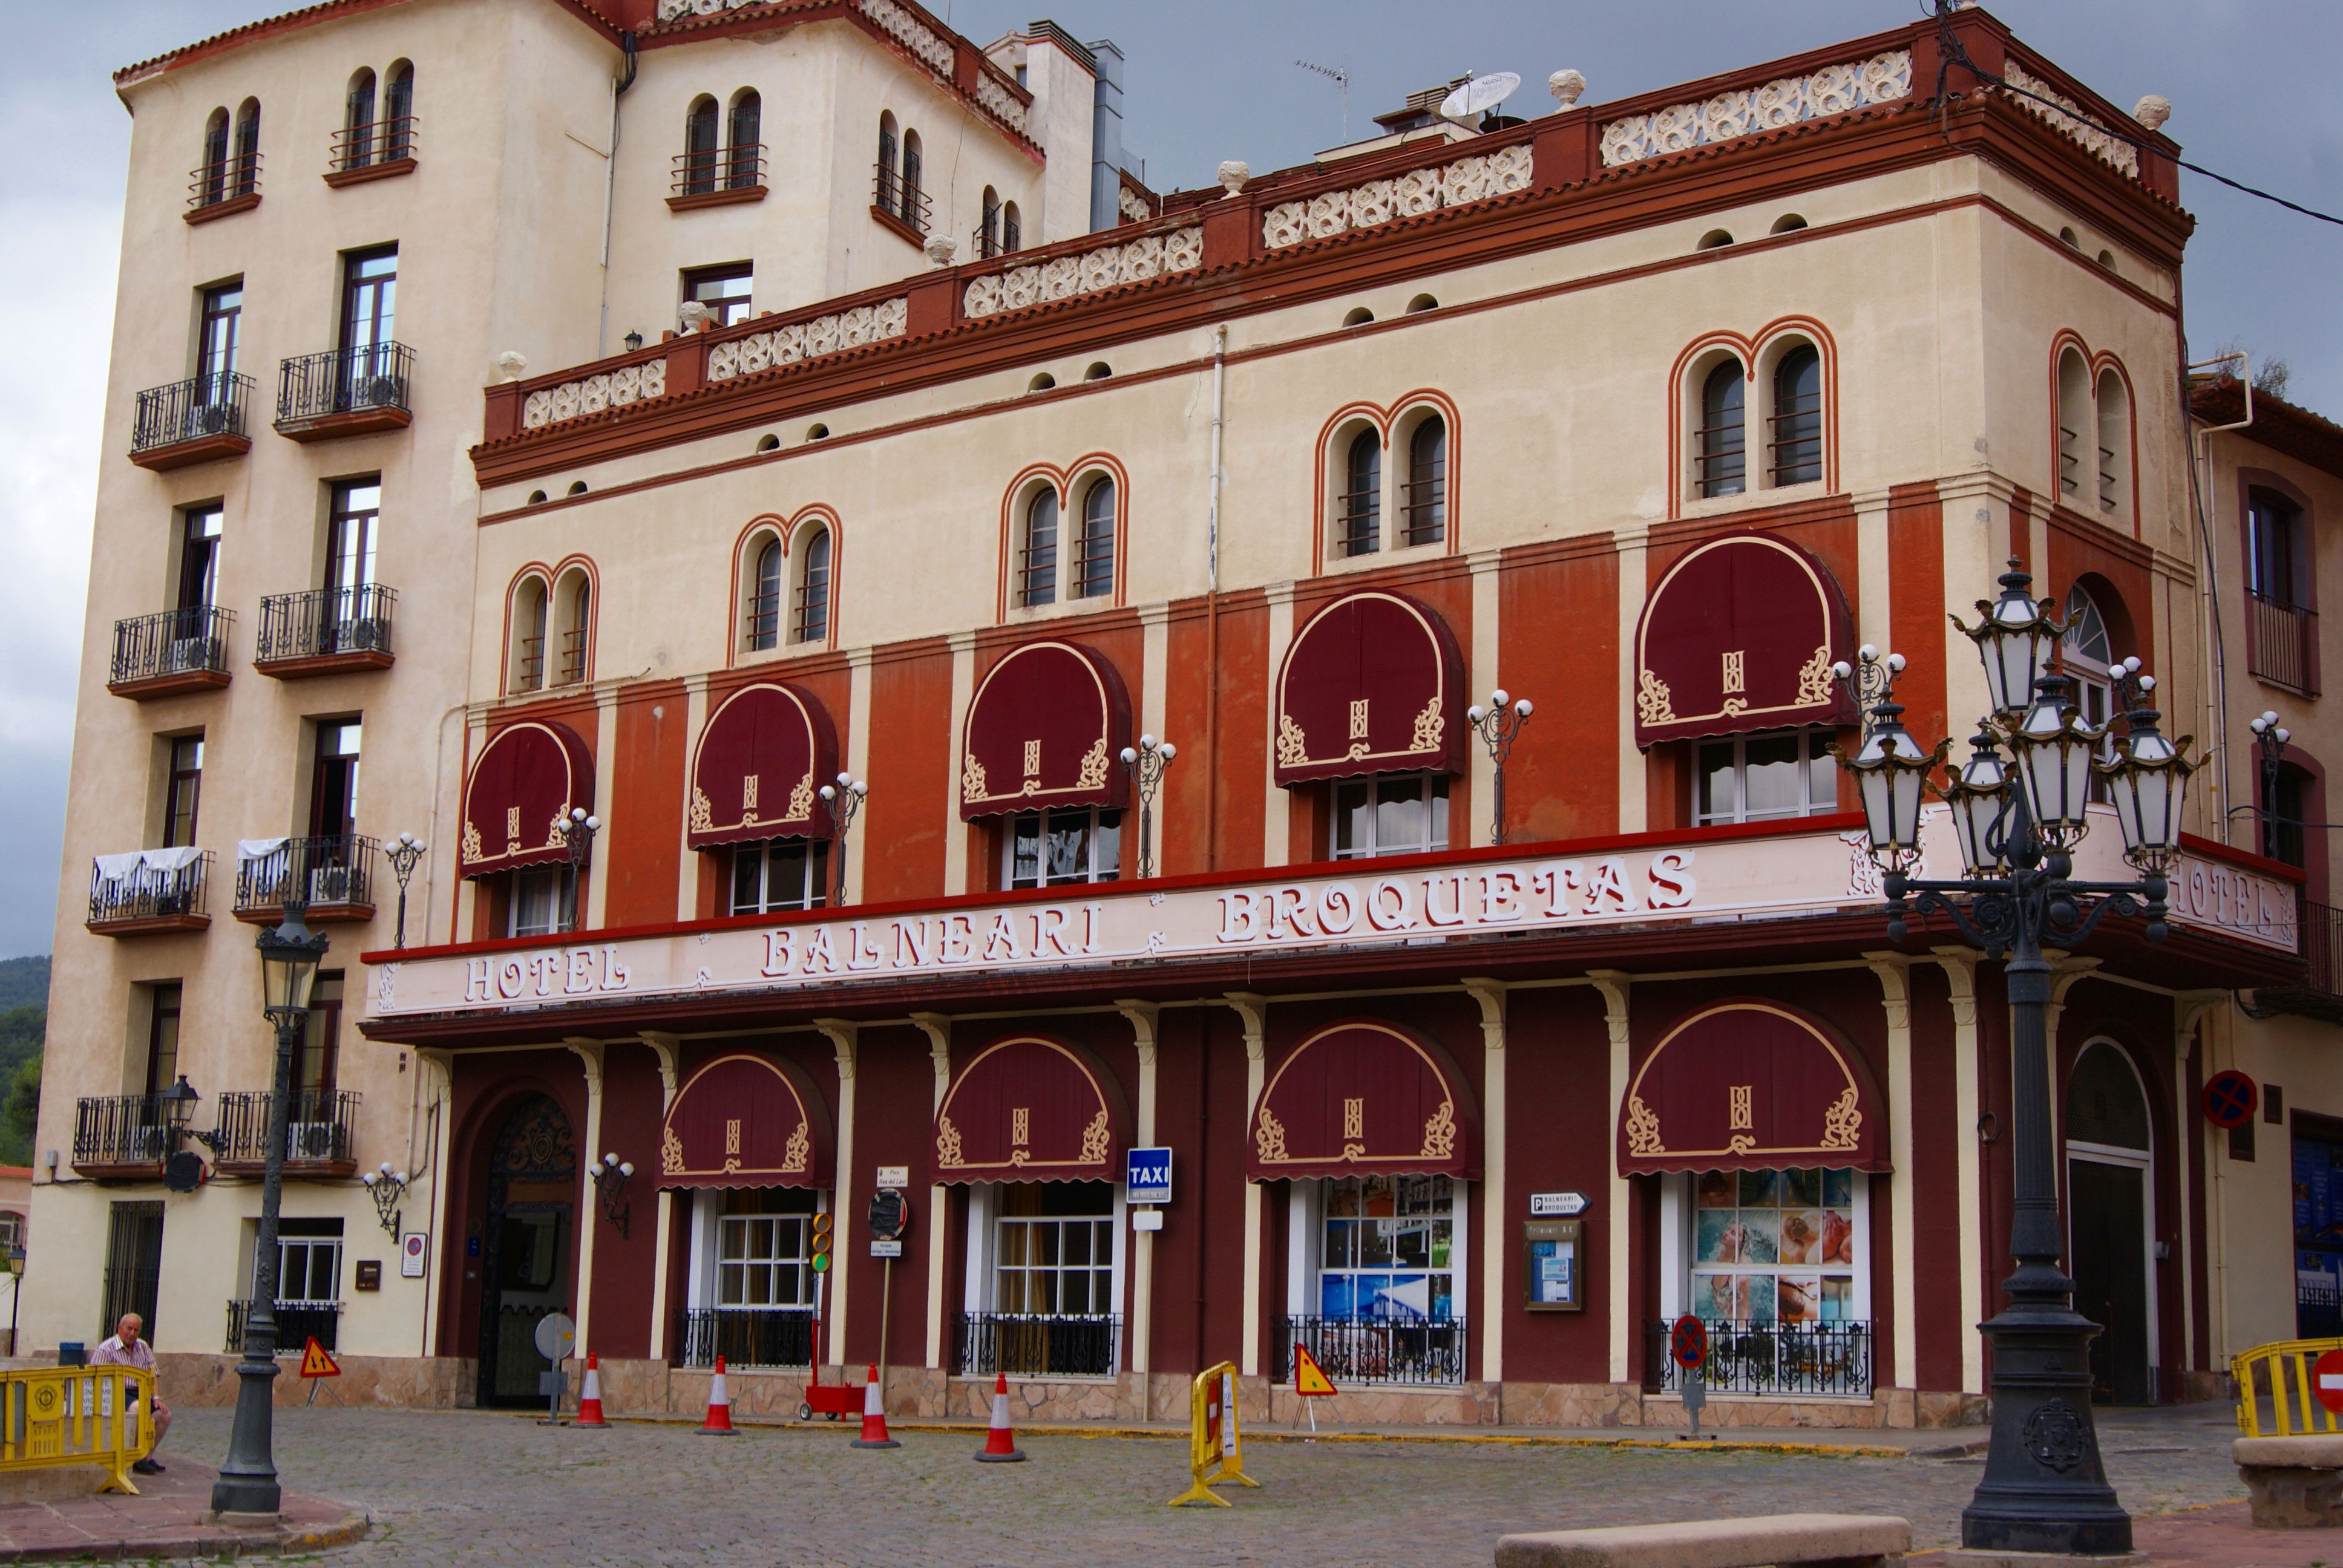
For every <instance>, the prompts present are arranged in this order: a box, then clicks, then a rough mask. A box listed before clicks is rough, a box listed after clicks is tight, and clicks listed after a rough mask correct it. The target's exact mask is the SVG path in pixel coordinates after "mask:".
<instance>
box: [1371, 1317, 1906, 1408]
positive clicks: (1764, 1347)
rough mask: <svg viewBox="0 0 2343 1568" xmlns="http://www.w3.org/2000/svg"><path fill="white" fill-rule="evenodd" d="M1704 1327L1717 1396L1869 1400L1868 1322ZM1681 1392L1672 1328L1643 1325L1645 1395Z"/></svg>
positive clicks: (1710, 1385)
mask: <svg viewBox="0 0 2343 1568" xmlns="http://www.w3.org/2000/svg"><path fill="white" fill-rule="evenodd" d="M1703 1321H1704V1324H1705V1326H1706V1328H1707V1330H1708V1361H1707V1364H1706V1365H1704V1367H1702V1369H1701V1378H1702V1382H1703V1383H1704V1386H1705V1387H1706V1388H1707V1390H1708V1392H1710V1393H1712V1394H1719V1393H1727V1394H1808V1395H1849V1396H1854V1397H1859V1398H1869V1397H1870V1394H1871V1324H1870V1323H1868V1322H1865V1321H1864V1320H1862V1319H1859V1318H1848V1319H1841V1320H1838V1321H1835V1322H1812V1323H1785V1322H1772V1321H1769V1322H1758V1321H1754V1320H1747V1319H1736V1318H1718V1319H1715V1320H1703ZM1329 1370H1330V1372H1331V1369H1329ZM1683 1388H1684V1369H1683V1368H1682V1367H1680V1366H1678V1365H1677V1364H1676V1362H1675V1360H1674V1357H1672V1356H1670V1355H1669V1354H1668V1325H1667V1324H1666V1323H1664V1322H1654V1323H1649V1324H1647V1325H1645V1327H1644V1392H1646V1393H1676V1392H1682V1391H1683Z"/></svg>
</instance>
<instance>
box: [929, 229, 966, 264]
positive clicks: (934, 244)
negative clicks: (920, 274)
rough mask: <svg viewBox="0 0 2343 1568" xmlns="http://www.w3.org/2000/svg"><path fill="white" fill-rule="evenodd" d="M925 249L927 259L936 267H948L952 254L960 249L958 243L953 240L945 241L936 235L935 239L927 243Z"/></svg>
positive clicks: (945, 239)
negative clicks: (926, 250)
mask: <svg viewBox="0 0 2343 1568" xmlns="http://www.w3.org/2000/svg"><path fill="white" fill-rule="evenodd" d="M927 249H928V259H929V260H930V261H932V262H934V263H935V264H936V265H937V266H950V265H951V259H952V253H953V252H954V251H957V250H958V249H960V242H959V241H958V240H954V239H947V238H945V237H944V236H942V235H938V236H936V237H935V238H933V239H931V240H930V241H928V246H927Z"/></svg>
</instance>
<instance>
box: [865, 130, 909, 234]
mask: <svg viewBox="0 0 2343 1568" xmlns="http://www.w3.org/2000/svg"><path fill="white" fill-rule="evenodd" d="M900 140H901V138H900V136H897V135H896V133H895V116H892V115H890V114H886V113H881V114H880V116H879V168H878V178H877V180H876V181H875V183H874V184H873V186H872V188H871V193H870V200H871V203H872V205H873V206H877V207H878V208H879V210H880V211H881V212H893V211H894V210H895V209H896V208H897V207H898V206H901V205H902V201H903V183H902V171H901V169H900V168H899V167H898V166H897V159H898V158H899V157H900V156H901V155H900V146H899V144H900Z"/></svg>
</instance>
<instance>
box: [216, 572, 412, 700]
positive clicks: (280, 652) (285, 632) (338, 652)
mask: <svg viewBox="0 0 2343 1568" xmlns="http://www.w3.org/2000/svg"><path fill="white" fill-rule="evenodd" d="M397 604H398V594H397V590H396V589H393V588H385V587H383V586H382V585H381V584H380V583H360V584H358V585H357V586H356V587H354V588H311V589H309V590H308V591H307V592H306V593H279V594H270V595H269V596H268V597H266V598H264V599H262V600H261V601H260V626H259V629H258V631H257V632H256V634H255V636H254V638H253V645H252V668H255V669H256V670H258V671H260V672H261V673H262V674H263V675H273V676H275V677H277V678H278V679H279V680H295V679H298V678H301V677H303V676H307V675H332V674H335V673H337V672H338V671H341V670H346V669H387V668H390V662H391V649H390V620H391V611H392V610H393V609H395V608H397Z"/></svg>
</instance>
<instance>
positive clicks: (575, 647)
mask: <svg viewBox="0 0 2343 1568" xmlns="http://www.w3.org/2000/svg"><path fill="white" fill-rule="evenodd" d="M593 595H594V589H593V585H592V582H591V580H590V579H589V578H588V577H587V575H586V574H585V572H584V571H582V570H577V569H573V570H571V571H568V572H566V573H564V574H563V576H562V578H561V581H560V582H559V583H558V584H557V585H556V586H555V588H554V594H553V604H554V622H555V624H554V629H553V636H554V646H553V648H552V650H551V651H552V656H553V663H554V672H555V673H554V678H553V681H552V684H554V685H556V686H575V685H577V684H578V682H579V681H581V680H584V679H585V678H586V662H587V661H586V653H587V640H588V631H589V629H590V628H591V627H592V626H593V611H594V598H593Z"/></svg>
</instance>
